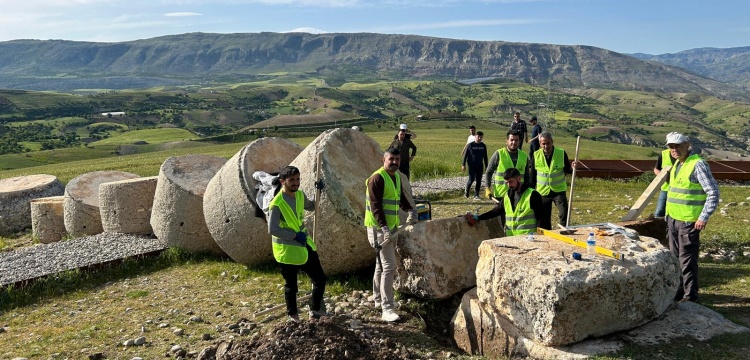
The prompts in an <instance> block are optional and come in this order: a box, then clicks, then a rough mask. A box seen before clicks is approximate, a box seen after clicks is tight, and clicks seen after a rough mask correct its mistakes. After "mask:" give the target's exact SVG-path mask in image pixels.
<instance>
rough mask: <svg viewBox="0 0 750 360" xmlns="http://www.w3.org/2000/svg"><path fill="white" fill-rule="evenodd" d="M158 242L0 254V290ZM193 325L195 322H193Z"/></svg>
mask: <svg viewBox="0 0 750 360" xmlns="http://www.w3.org/2000/svg"><path fill="white" fill-rule="evenodd" d="M467 179H468V177H466V176H463V177H454V178H443V179H432V180H422V181H414V182H413V183H412V192H413V193H414V195H416V196H421V195H426V194H434V193H440V192H445V191H452V190H462V189H463V188H464V187H465V186H466V181H467ZM166 247H167V246H166V243H165V242H164V241H162V240H159V239H156V238H150V237H144V236H138V235H129V234H120V233H101V234H98V235H93V236H86V237H81V238H77V239H73V240H68V241H59V242H54V243H51V244H38V245H35V246H29V247H24V248H20V249H16V250H13V251H6V252H0V286H4V285H8V284H14V283H17V282H21V281H26V280H31V279H35V278H39V277H42V276H47V275H51V274H55V273H59V272H62V271H65V270H71V269H77V268H82V267H87V266H91V265H96V264H101V263H105V262H108V261H113V260H118V259H123V258H126V257H131V256H136V255H141V254H146V253H150V252H154V251H159V250H163V249H165V248H166ZM194 321H197V320H194Z"/></svg>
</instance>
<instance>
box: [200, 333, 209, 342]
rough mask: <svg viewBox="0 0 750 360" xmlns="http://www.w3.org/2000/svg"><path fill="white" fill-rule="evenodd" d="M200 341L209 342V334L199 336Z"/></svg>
mask: <svg viewBox="0 0 750 360" xmlns="http://www.w3.org/2000/svg"><path fill="white" fill-rule="evenodd" d="M201 340H203V341H207V340H211V334H203V335H201Z"/></svg>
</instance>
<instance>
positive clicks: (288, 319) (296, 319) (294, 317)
mask: <svg viewBox="0 0 750 360" xmlns="http://www.w3.org/2000/svg"><path fill="white" fill-rule="evenodd" d="M286 322H290V323H298V322H299V315H298V314H294V315H287V316H286Z"/></svg>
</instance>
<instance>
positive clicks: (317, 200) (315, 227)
mask: <svg viewBox="0 0 750 360" xmlns="http://www.w3.org/2000/svg"><path fill="white" fill-rule="evenodd" d="M322 164H323V152H322V151H321V152H319V153H318V161H317V164H316V167H315V182H316V183H317V182H319V181H320V172H321V170H320V168H321V165H322ZM318 208H320V189H318V188H317V187H316V188H315V212H314V213H313V236H312V238H313V243H315V244H317V240H315V238H316V237H317V236H318Z"/></svg>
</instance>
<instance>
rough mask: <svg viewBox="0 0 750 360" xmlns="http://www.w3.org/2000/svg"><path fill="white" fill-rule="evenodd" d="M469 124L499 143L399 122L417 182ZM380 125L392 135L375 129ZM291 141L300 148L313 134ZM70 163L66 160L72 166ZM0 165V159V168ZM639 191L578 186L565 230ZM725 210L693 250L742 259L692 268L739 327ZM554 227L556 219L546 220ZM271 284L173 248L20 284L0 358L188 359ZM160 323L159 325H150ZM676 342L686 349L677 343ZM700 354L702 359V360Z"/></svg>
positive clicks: (736, 196) (121, 163)
mask: <svg viewBox="0 0 750 360" xmlns="http://www.w3.org/2000/svg"><path fill="white" fill-rule="evenodd" d="M469 124H474V125H476V126H477V128H478V129H479V130H482V131H484V132H485V134H486V140H487V144H488V148H489V149H492V150H494V149H497V148H499V147H500V146H503V145H502V144H503V138H504V135H505V132H506V129H507V125H506V124H497V123H492V122H485V121H475V122H468V121H435V122H432V121H430V122H410V123H409V127H410V128H412V129H413V130H414V131H415V132H417V135H418V136H417V138H416V139H415V143H416V145H417V146H418V152H417V157H416V159H415V160H414V162H413V163H412V166H413V172H414V175H415V178H416V179H428V178H433V177H443V176H459V175H461V172H460V164H461V163H460V160H461V159H460V152H461V149H462V148H463V146H464V144H465V142H466V136H467V135H468V130H467V126H468V125H469ZM388 127H392V129H388V130H386V128H388ZM396 128H397V124H395V123H387V124H385V125H383V126H382V128H381V129H380V131H367V132H366V133H367V134H368V135H370V136H372V137H373V138H374V139H375V140H376V141H377V142H378V143H379V144H381V148H385V147H386V146H387V145H388V144H389V143H390V142H391V140H392V139H393V135H394V134H395V133H396ZM292 140H293V141H295V142H297V143H299V144H300V145H302V146H305V145H307V144H309V143H310V142H311V141H312V140H313V138H312V137H305V138H296V139H292ZM555 142H556V145H557V146H560V147H562V148H565V149H566V150H567V151H568V152H569V153H570V154H571V156H572V153H573V151H574V149H575V139H573V138H570V137H561V138H559V139H556V140H555ZM244 145H245V143H235V144H225V145H209V146H204V147H199V148H181V149H172V150H167V151H159V152H152V153H146V154H136V155H129V156H116V157H107V158H100V159H90V160H75V161H67V162H60V163H57V164H48V165H42V166H35V167H28V168H24V169H16V170H5V171H0V179H1V178H7V177H12V176H19V175H29V174H37V173H47V174H53V175H56V176H58V177H59V178H60V179H61V180H62V181H63V182H67V181H69V180H70V179H72V178H73V177H75V176H78V175H80V174H83V173H86V172H89V171H95V170H123V171H129V172H133V173H136V174H139V175H142V176H151V175H156V174H157V173H158V171H159V167H160V165H161V164H162V163H163V161H164V160H165V159H166V158H168V157H170V156H180V155H186V154H191V153H201V154H209V155H216V156H221V157H225V158H229V157H231V156H232V155H234V154H235V153H236V152H237V151H239V150H240V149H241V148H242V147H243V146H244ZM95 148H97V149H98V148H107V147H105V146H96V147H95ZM108 149H112V148H111V147H110V148H108ZM654 150H655V149H651V148H641V147H636V146H628V145H619V144H610V143H604V142H595V141H590V140H582V141H581V147H580V155H579V156H580V158H582V159H601V158H609V159H616V158H631V159H647V158H653V157H654V156H655V155H654ZM31 154H33V156H32V155H31ZM80 156H81V155H70V157H72V158H76V157H80ZM47 157H48V158H49V157H50V155H47ZM43 158H44V156H41V155H40V154H37V153H30V157H28V158H26V159H29V161H31V159H43ZM2 159H3V158H2V157H0V161H2ZM66 159H67V158H66V157H63V158H62V159H57V160H58V161H64V160H66ZM646 186H647V183H646V182H644V181H638V180H637V179H636V180H632V181H605V180H596V179H579V180H577V181H576V195H575V197H574V198H573V207H574V213H573V215H572V216H571V224H590V223H600V222H607V221H610V222H615V221H618V220H619V219H620V218H621V217H622V216H623V215H624V214H625V213H626V212H627V210H626V209H625V207H626V206H630V205H632V204H633V202H634V199H636V198H638V196H639V195H640V194H641V193H642V191H643V190H644V189H645V187H646ZM721 193H722V194H721V199H722V204H728V203H731V202H734V203H739V202H742V201H746V200H745V199H746V198H747V197H748V196H750V188H748V187H746V186H745V187H741V186H725V185H722V186H721ZM429 199H430V200H431V204H432V206H433V216H434V218H445V217H453V216H457V215H461V214H463V213H465V212H466V211H476V210H477V208H479V209H478V210H479V211H480V212H484V211H487V210H489V209H490V208H491V207H492V204H491V202H489V201H488V200H482V201H478V202H475V201H467V200H466V199H465V198H464V197H463V196H460V194H459V193H458V191H456V192H454V193H446V194H442V195H436V196H432V197H430V198H429ZM722 206H723V205H722ZM727 210H728V211H727V215H726V216H722V215H720V214H719V213H718V211H717V213H716V214H715V215H714V216H713V217H712V218H711V220H710V221H709V226H708V228H707V229H706V230H705V231H704V233H703V234H702V240H703V247H704V249H713V248H721V249H725V250H734V251H737V252H739V253H740V254H742V253H744V254H745V256H744V257H743V256H740V257H739V258H738V262H737V263H720V262H712V261H703V262H701V274H702V282H703V287H702V294H703V295H702V296H703V297H702V299H703V303H704V305H706V306H708V307H710V308H712V309H714V310H716V311H718V312H720V313H721V314H723V315H724V316H726V317H727V318H729V319H731V320H733V321H735V322H738V323H741V324H744V325H746V326H750V311H748V307H747V305H746V304H747V301H748V299H750V288H748V287H747V285H746V284H747V281H750V261H748V260H747V259H748V257H749V256H750V255H748V252H750V226H748V225H750V224H749V223H750V210H748V207H747V206H740V205H738V206H734V207H728V208H727ZM652 211H653V205H649V207H647V208H646V210H645V211H644V214H646V215H647V214H649V213H650V212H652ZM554 219H556V214H553V220H554ZM553 223H554V221H553ZM22 238H23V237H22ZM22 241H24V240H22V239H19V238H0V250H2V249H3V248H13V247H17V244H18V242H22ZM24 246H28V244H25V245H24ZM371 271H372V270H371V269H369V270H366V271H364V272H362V273H357V274H350V275H347V276H336V277H333V278H332V279H331V285H330V286H329V287H328V290H327V296H329V297H331V296H336V295H339V294H345V293H348V292H351V291H353V290H368V289H370V288H371V280H370V276H371ZM235 276H236V278H235ZM300 279H301V281H302V283H301V285H300V288H301V289H307V288H309V287H310V284H309V281H308V280H307V277H305V276H301V277H300ZM280 284H281V278H280V276H279V275H278V273H277V271H276V269H275V268H273V267H271V266H266V267H257V268H246V267H244V266H241V265H239V264H237V263H234V262H233V261H231V260H228V259H226V258H220V257H215V256H203V255H190V254H185V253H182V252H180V251H177V250H174V249H172V250H169V251H167V252H166V253H164V254H162V255H161V256H159V257H157V258H147V259H129V260H126V261H125V262H124V263H123V264H120V265H111V266H108V267H106V268H104V269H100V270H98V271H95V272H80V271H69V272H65V273H62V274H59V275H57V276H53V277H50V278H47V279H45V280H41V281H39V282H36V283H33V284H30V285H28V286H24V287H17V288H6V289H3V290H2V291H0V325H2V326H7V328H8V330H7V331H6V333H4V334H0V358H14V357H19V356H23V357H26V358H30V359H36V358H50V357H53V358H82V357H84V358H85V357H86V356H87V354H91V353H97V352H103V353H105V354H106V355H107V356H108V358H132V357H135V356H140V357H142V358H148V359H153V358H160V357H164V353H165V352H166V351H167V350H168V349H169V348H170V347H171V346H172V345H174V344H180V345H181V346H183V347H184V348H187V349H189V350H198V351H199V350H200V349H202V348H204V347H206V346H209V345H210V344H212V343H213V340H208V341H207V340H201V337H202V336H201V335H202V334H209V335H211V337H212V338H214V339H216V338H223V337H226V336H227V333H224V332H220V331H217V325H220V326H222V327H224V328H226V325H227V324H229V323H233V322H236V321H238V320H239V319H241V318H248V319H250V318H252V314H253V313H254V312H256V311H258V310H260V309H262V308H264V307H265V306H267V305H268V304H278V303H281V302H282V301H283V300H282V290H281V289H280ZM436 307H438V305H437V304H436V303H434V302H429V301H420V300H417V301H416V302H415V305H413V306H412V307H410V308H409V309H407V310H405V311H407V312H408V314H409V315H408V320H407V321H409V322H413V323H414V324H415V327H417V328H424V327H425V325H424V323H422V320H421V319H422V318H428V317H430V316H431V314H430V312H431V311H435V310H434V309H435V308H436ZM190 314H195V315H199V316H201V317H203V318H204V319H206V320H207V321H206V322H203V323H196V322H188V321H187V320H188V319H189V317H190V316H191V315H190ZM277 321H278V320H274V321H271V322H269V323H261V324H259V326H260V327H259V328H258V333H262V332H263V331H265V330H267V329H269V328H270V326H272V325H273V324H275V323H276V322H277ZM161 323H167V324H169V325H168V326H167V327H166V328H159V327H158V325H159V324H161ZM174 327H179V328H182V329H184V330H185V334H184V335H175V334H174V333H173V329H172V328H174ZM143 329H145V331H146V332H145V333H144V332H142V330H143ZM225 331H226V330H225ZM141 335H143V336H146V338H147V341H148V343H149V346H146V347H123V346H121V344H122V342H123V341H124V340H127V339H132V338H135V337H137V336H141ZM742 336H744V337H745V338H743V337H742ZM742 336H724V337H721V338H718V339H712V340H710V341H707V342H695V341H693V340H687V339H684V340H679V341H677V342H676V343H673V344H671V345H664V346H658V347H643V348H628V349H626V350H625V351H623V352H622V353H621V354H620V356H622V357H628V358H633V359H648V358H651V357H652V355H653V354H655V353H659V354H660V357H661V358H664V359H704V358H723V359H738V360H739V359H745V358H746V354H747V353H746V351H748V349H747V345H746V344H747V343H746V342H745V341H744V340H743V339H745V340H746V336H747V335H742ZM441 341H444V339H443V340H439V339H435V340H434V341H432V342H429V343H428V344H427V345H426V347H427V349H428V350H429V351H440V350H442V349H445V347H444V343H442V342H441ZM685 344H691V345H692V346H693V347H692V348H686V347H685V346H679V345H685ZM453 351H454V352H455V350H453ZM709 353H710V354H711V355H710V356H709V357H707V356H708V355H707V354H709ZM55 354H56V355H55Z"/></svg>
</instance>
